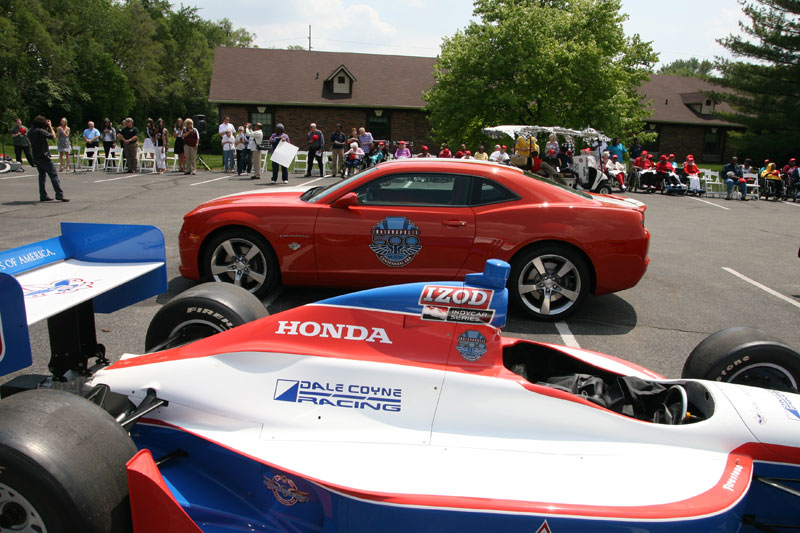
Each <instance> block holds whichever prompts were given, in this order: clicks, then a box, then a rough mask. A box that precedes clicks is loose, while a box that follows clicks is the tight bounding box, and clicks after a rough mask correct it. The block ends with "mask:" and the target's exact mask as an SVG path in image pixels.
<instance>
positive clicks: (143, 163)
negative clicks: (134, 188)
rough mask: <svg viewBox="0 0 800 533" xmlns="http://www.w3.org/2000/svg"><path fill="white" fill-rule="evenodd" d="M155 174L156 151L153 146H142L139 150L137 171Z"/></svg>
mask: <svg viewBox="0 0 800 533" xmlns="http://www.w3.org/2000/svg"><path fill="white" fill-rule="evenodd" d="M148 170H149V172H150V173H151V174H155V173H156V172H157V169H156V151H155V149H154V148H144V149H141V150H139V173H140V174H144V173H145V172H148Z"/></svg>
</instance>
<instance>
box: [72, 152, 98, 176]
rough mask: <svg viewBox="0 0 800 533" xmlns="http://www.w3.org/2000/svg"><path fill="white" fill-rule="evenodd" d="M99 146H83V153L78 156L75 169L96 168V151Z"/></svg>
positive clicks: (88, 170) (91, 169)
mask: <svg viewBox="0 0 800 533" xmlns="http://www.w3.org/2000/svg"><path fill="white" fill-rule="evenodd" d="M99 151H100V148H84V149H83V154H81V155H80V157H78V166H77V169H76V170H82V171H86V172H94V171H95V170H97V152H99Z"/></svg>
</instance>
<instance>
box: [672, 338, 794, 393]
mask: <svg viewBox="0 0 800 533" xmlns="http://www.w3.org/2000/svg"><path fill="white" fill-rule="evenodd" d="M681 376H682V377H684V378H692V379H707V380H712V381H724V382H727V383H736V384H739V385H750V386H753V387H761V388H764V389H775V390H781V391H786V392H795V393H796V392H798V385H800V354H799V353H797V352H796V351H795V350H793V349H792V348H790V347H789V346H786V345H785V344H783V343H782V342H779V341H776V340H774V339H773V338H772V337H770V336H769V335H767V334H766V333H764V332H763V331H760V330H757V329H753V328H746V327H734V328H727V329H723V330H722V331H718V332H716V333H714V334H712V335H710V336H708V337H707V338H706V339H705V340H703V341H702V342H701V343H700V344H698V345H697V347H696V348H695V349H694V350H692V353H690V354H689V357H688V358H687V359H686V363H684V365H683V372H681Z"/></svg>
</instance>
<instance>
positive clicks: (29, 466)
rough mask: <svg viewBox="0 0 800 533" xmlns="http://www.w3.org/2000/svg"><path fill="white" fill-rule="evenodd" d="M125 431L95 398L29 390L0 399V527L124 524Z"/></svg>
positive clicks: (129, 445)
mask: <svg viewBox="0 0 800 533" xmlns="http://www.w3.org/2000/svg"><path fill="white" fill-rule="evenodd" d="M136 451H137V449H136V446H135V445H134V444H133V441H132V440H131V438H130V437H129V436H128V433H127V432H126V431H125V430H124V429H123V428H122V426H120V425H119V424H118V423H117V422H116V420H114V418H113V417H112V416H111V415H109V414H108V413H106V412H105V411H104V410H103V409H101V408H100V407H98V406H97V405H95V404H94V403H92V402H90V401H89V400H86V399H84V398H82V397H80V396H78V395H76V394H71V393H68V392H63V391H57V390H48V389H38V390H37V389H34V390H29V391H25V392H20V393H19V394H14V395H13V396H10V397H8V398H6V399H4V400H2V401H0V465H2V468H0V530H2V531H3V532H6V531H47V533H70V532H73V531H82V532H96V533H100V532H118V531H131V528H132V525H131V512H130V502H129V498H128V480H127V476H126V471H125V463H127V461H128V460H129V459H130V458H131V457H133V455H134V454H135V453H136Z"/></svg>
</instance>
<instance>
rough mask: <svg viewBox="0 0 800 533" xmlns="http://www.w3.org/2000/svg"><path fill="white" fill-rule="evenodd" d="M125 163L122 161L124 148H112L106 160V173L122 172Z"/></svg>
mask: <svg viewBox="0 0 800 533" xmlns="http://www.w3.org/2000/svg"><path fill="white" fill-rule="evenodd" d="M124 165H125V163H123V161H122V148H112V149H111V150H109V152H108V157H107V158H106V165H105V169H106V172H117V173H119V172H122V170H123V168H122V167H123V166H124Z"/></svg>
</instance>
